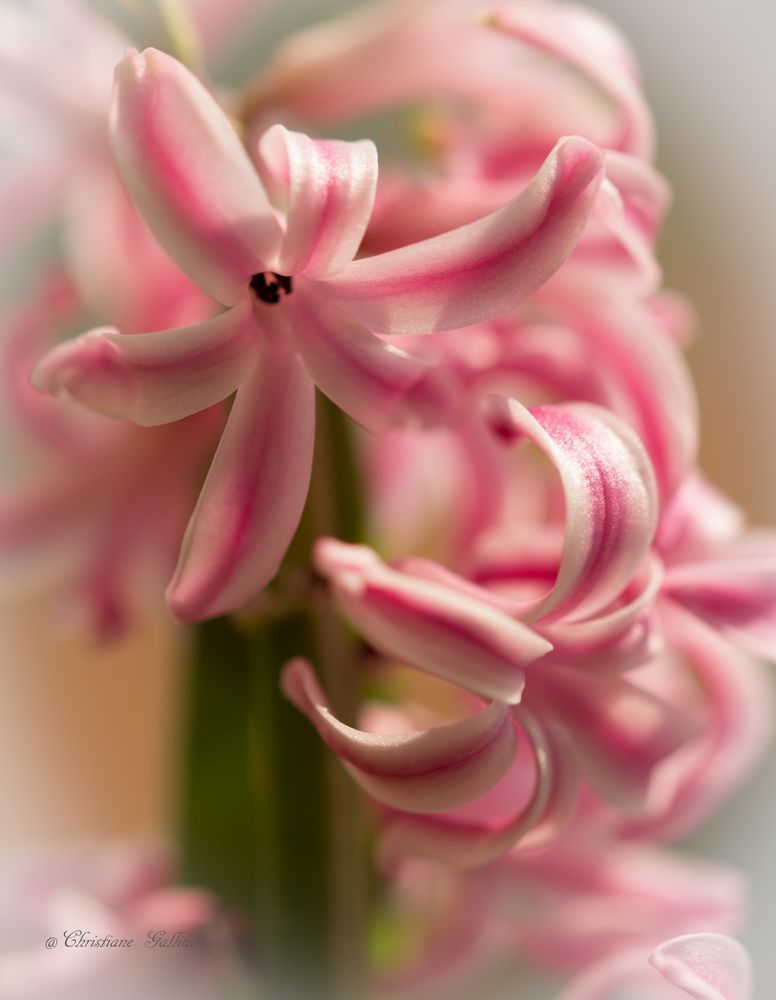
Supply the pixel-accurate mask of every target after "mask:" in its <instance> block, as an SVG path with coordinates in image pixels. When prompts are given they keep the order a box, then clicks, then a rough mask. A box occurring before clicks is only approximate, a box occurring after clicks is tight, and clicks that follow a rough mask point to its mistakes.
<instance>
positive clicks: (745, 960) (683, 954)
mask: <svg viewBox="0 0 776 1000" xmlns="http://www.w3.org/2000/svg"><path fill="white" fill-rule="evenodd" d="M649 961H650V964H651V965H652V966H653V967H654V968H655V969H657V971H658V972H659V973H660V974H661V975H662V976H664V977H665V978H666V979H667V980H668V982H669V983H673V984H674V985H675V986H678V987H679V988H680V989H682V990H684V992H685V993H687V994H689V995H690V996H691V997H694V998H695V1000H749V998H750V997H751V996H752V960H751V959H750V957H749V953H748V952H747V951H746V949H745V948H744V947H743V945H741V944H739V943H738V941H735V940H734V939H733V938H730V937H728V936H727V935H725V934H710V933H709V934H685V935H684V936H683V937H677V938H672V939H671V940H670V941H664V942H663V944H661V945H659V946H658V947H657V948H656V949H655V950H654V951H653V952H652V954H651V955H650V956H649Z"/></svg>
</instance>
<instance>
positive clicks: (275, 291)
mask: <svg viewBox="0 0 776 1000" xmlns="http://www.w3.org/2000/svg"><path fill="white" fill-rule="evenodd" d="M267 275H269V277H270V278H272V279H274V280H271V281H268V280H267ZM250 287H251V288H252V289H253V291H254V292H255V293H256V296H257V297H258V298H259V299H261V301H262V302H267V303H269V304H270V305H275V304H276V303H277V302H280V293H281V292H284V293H285V294H286V295H290V294H291V292H292V291H293V290H294V287H293V284H292V282H291V278H289V277H288V275H286V274H276V273H275V272H274V271H269V272H267V271H260V272H259V273H258V274H254V275H253V277H252V278H251V280H250Z"/></svg>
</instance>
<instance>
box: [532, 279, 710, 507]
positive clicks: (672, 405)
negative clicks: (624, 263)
mask: <svg viewBox="0 0 776 1000" xmlns="http://www.w3.org/2000/svg"><path fill="white" fill-rule="evenodd" d="M539 295H540V297H542V298H545V297H546V299H547V300H548V301H551V303H552V307H553V309H556V310H557V311H558V313H559V315H560V316H561V318H562V320H563V321H564V322H566V323H567V324H568V325H569V327H570V328H572V329H576V330H578V331H579V332H580V334H581V336H582V337H583V338H584V339H585V340H586V341H587V342H588V343H589V344H591V346H592V347H593V348H594V349H595V350H596V352H599V353H600V356H601V358H602V363H605V364H606V366H607V368H608V369H609V370H610V371H611V376H610V377H609V381H610V382H611V383H612V384H613V386H615V385H618V386H621V387H622V388H621V390H620V392H619V393H618V394H617V396H615V397H613V398H612V400H611V401H609V402H608V403H607V405H609V406H611V407H612V409H614V410H615V412H617V413H619V414H620V416H622V417H624V418H625V419H626V420H628V422H629V423H631V424H632V425H633V426H634V427H635V428H636V430H637V431H638V434H639V437H640V438H641V440H642V442H643V443H644V446H645V448H646V449H647V451H648V453H649V457H650V459H651V461H652V465H653V468H654V470H655V477H656V479H657V482H658V487H659V489H660V496H661V500H662V502H663V503H664V504H665V503H666V501H667V500H668V499H669V498H670V497H671V496H672V494H673V493H674V491H675V490H676V489H677V487H678V485H679V484H680V483H681V481H682V479H683V478H684V476H685V475H686V474H687V473H688V471H689V470H690V468H691V467H692V464H693V462H694V460H695V457H696V453H697V449H698V407H697V401H696V398H695V390H694V387H693V384H692V379H691V377H690V373H689V370H688V368H687V363H686V361H685V360H684V358H683V357H682V354H681V352H680V351H679V350H678V348H677V347H676V345H675V344H673V343H671V342H670V341H669V340H668V338H666V337H665V336H663V335H662V331H661V330H660V329H659V328H657V326H656V323H655V320H654V317H653V316H652V314H651V312H650V310H649V309H648V308H647V307H646V306H645V305H644V303H643V302H640V301H639V300H638V299H636V298H635V297H634V296H627V295H622V294H618V293H613V290H612V288H611V286H609V285H607V283H606V281H605V279H604V278H603V277H602V276H600V275H599V276H598V277H596V276H594V275H592V274H589V273H588V274H586V275H579V274H574V273H573V271H572V270H570V269H567V268H564V269H563V270H562V271H560V272H559V273H558V274H557V275H556V276H555V277H554V278H553V279H552V280H551V281H550V282H548V284H547V285H546V286H545V287H544V288H543V289H542V290H541V291H540V293H539ZM610 366H611V367H610ZM608 374H609V372H608V371H607V375H608ZM622 390H624V391H622Z"/></svg>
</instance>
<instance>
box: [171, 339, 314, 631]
mask: <svg viewBox="0 0 776 1000" xmlns="http://www.w3.org/2000/svg"><path fill="white" fill-rule="evenodd" d="M314 428H315V396H314V389H313V384H312V382H311V381H310V379H309V376H308V375H307V373H306V372H305V370H304V368H303V367H302V364H301V362H300V361H298V360H297V358H295V357H294V356H293V354H292V353H291V352H290V349H289V346H288V344H287V343H285V342H284V341H283V340H282V339H281V338H276V337H265V338H263V339H262V341H261V349H260V350H259V352H258V358H257V362H256V367H255V369H254V370H253V371H252V372H251V373H249V375H248V377H247V378H246V379H245V380H244V382H243V384H242V385H241V386H240V389H239V391H238V393H237V397H236V399H235V402H234V405H233V407H232V412H231V414H230V415H229V420H228V422H227V425H226V430H225V431H224V435H223V437H222V439H221V443H220V445H219V446H218V450H217V451H216V454H215V457H214V459H213V463H212V465H211V467H210V471H209V473H208V476H207V479H206V480H205V484H204V486H203V487H202V492H201V494H200V497H199V500H198V501H197V506H196V508H195V510H194V513H193V514H192V517H191V520H190V522H189V526H188V528H187V529H186V535H185V537H184V539H183V545H182V547H181V554H180V558H179V561H178V566H177V569H176V570H175V575H174V577H173V579H172V581H171V583H170V585H169V587H168V588H167V601H168V604H169V606H170V608H171V610H172V611H173V613H174V614H175V616H176V617H177V618H179V619H180V620H181V621H199V620H201V619H203V618H209V617H212V616H214V615H219V614H224V613H226V612H228V611H233V610H235V609H236V608H240V607H243V606H244V605H245V604H247V603H248V602H249V601H250V600H252V599H253V598H254V597H256V595H257V594H258V593H259V592H260V590H261V589H262V587H263V586H264V585H265V584H266V583H267V582H268V581H269V580H271V579H272V577H273V576H274V575H275V573H276V572H277V569H278V566H279V564H280V561H281V559H282V558H283V556H284V555H285V552H286V549H287V548H288V545H289V543H290V541H291V539H292V537H293V535H294V532H295V531H296V528H297V525H298V524H299V519H300V517H301V516H302V510H303V508H304V504H305V499H306V497H307V489H308V486H309V483H310V472H311V468H312V456H313V438H314Z"/></svg>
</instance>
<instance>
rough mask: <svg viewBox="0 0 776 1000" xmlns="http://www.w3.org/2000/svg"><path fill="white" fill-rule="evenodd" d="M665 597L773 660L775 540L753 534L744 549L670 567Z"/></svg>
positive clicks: (775, 643) (775, 656)
mask: <svg viewBox="0 0 776 1000" xmlns="http://www.w3.org/2000/svg"><path fill="white" fill-rule="evenodd" d="M664 592H665V593H666V594H667V595H669V596H670V597H671V598H672V599H673V600H674V601H676V602H677V603H679V604H681V605H682V606H683V607H685V608H687V609H688V610H690V611H692V612H693V613H694V614H696V615H698V616H699V617H700V618H703V619H705V620H706V621H707V622H709V623H710V624H711V625H712V626H713V627H714V628H715V629H718V630H720V631H722V632H723V633H724V634H725V635H727V636H728V637H729V638H730V639H731V640H733V641H735V642H737V643H739V644H740V645H742V646H744V647H745V648H746V649H748V650H749V651H750V652H752V653H754V654H755V655H757V656H762V657H763V658H764V659H768V660H775V659H776V538H774V535H773V534H772V533H768V534H765V533H759V534H755V536H754V538H753V539H752V544H751V545H750V546H749V547H748V550H746V549H744V550H741V549H737V548H736V546H728V547H727V548H724V549H722V550H720V551H719V553H718V554H717V555H716V556H711V557H710V558H708V559H703V560H698V561H696V562H688V563H679V564H677V565H674V566H671V567H670V568H669V570H668V572H667V574H666V580H665V585H664Z"/></svg>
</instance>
